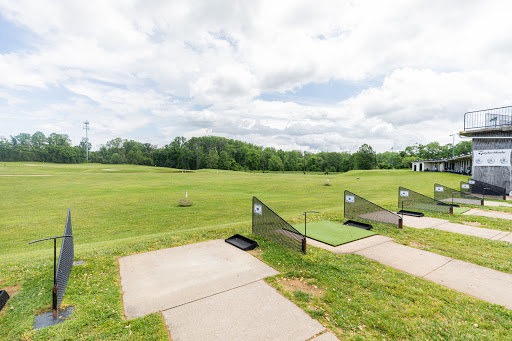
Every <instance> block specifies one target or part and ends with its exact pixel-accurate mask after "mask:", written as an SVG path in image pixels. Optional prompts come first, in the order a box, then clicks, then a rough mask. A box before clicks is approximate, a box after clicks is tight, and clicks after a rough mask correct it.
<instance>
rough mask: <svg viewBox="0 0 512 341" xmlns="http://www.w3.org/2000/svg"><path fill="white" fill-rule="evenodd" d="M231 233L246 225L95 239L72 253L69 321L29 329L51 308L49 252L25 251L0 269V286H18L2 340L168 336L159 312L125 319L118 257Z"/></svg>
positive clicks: (6, 311) (246, 229) (0, 320)
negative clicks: (31, 256) (21, 258)
mask: <svg viewBox="0 0 512 341" xmlns="http://www.w3.org/2000/svg"><path fill="white" fill-rule="evenodd" d="M235 233H243V234H245V235H249V234H250V226H249V225H240V224H238V225H237V226H236V227H234V226H232V225H231V224H229V225H227V226H225V227H224V228H220V229H219V227H218V226H210V227H207V228H203V229H201V230H198V229H195V230H193V231H177V232H172V233H162V234H158V235H153V236H147V237H145V238H143V239H142V240H141V239H140V238H129V241H125V242H124V243H122V242H120V241H117V242H116V243H112V241H107V243H106V244H108V245H106V246H102V245H101V243H96V246H97V247H96V248H95V249H92V250H91V249H89V250H86V251H84V250H79V251H78V252H75V260H77V259H80V260H83V261H84V262H85V264H84V265H81V266H74V267H73V268H72V270H71V274H70V277H69V281H68V286H67V288H66V293H65V295H64V299H63V301H62V305H61V308H62V309H63V308H65V307H67V306H74V307H75V308H74V311H73V314H72V315H71V317H70V320H68V321H66V322H65V323H61V324H58V325H56V326H53V327H50V328H44V329H40V330H37V331H36V330H33V323H34V317H35V315H36V314H39V313H43V312H48V311H50V306H51V288H52V283H53V277H52V271H53V262H52V257H53V255H48V256H47V257H41V252H40V251H37V252H35V253H34V256H35V257H34V259H33V261H31V262H29V261H28V258H29V256H28V255H26V256H25V260H24V261H22V262H17V263H12V264H8V266H7V267H6V271H2V274H1V276H2V277H0V286H2V287H4V286H14V285H20V286H21V288H20V290H19V292H18V293H17V294H16V295H14V296H13V297H11V298H10V299H9V300H8V301H7V304H6V306H5V307H4V308H3V309H2V311H0V340H26V339H30V340H49V339H51V340H67V339H90V340H97V339H100V340H132V339H144V340H167V339H168V338H169V335H168V331H167V327H166V325H165V322H164V320H163V317H162V315H161V314H160V313H154V314H149V315H146V316H144V317H141V318H137V319H133V320H126V319H125V318H124V307H123V298H122V295H123V294H122V289H121V282H120V275H119V264H118V261H117V259H118V257H122V256H126V255H131V254H135V253H140V252H148V251H154V250H159V249H163V248H168V247H176V246H181V245H186V244H192V243H197V242H202V241H207V240H212V239H219V238H223V239H225V238H227V237H229V236H231V235H233V234H235Z"/></svg>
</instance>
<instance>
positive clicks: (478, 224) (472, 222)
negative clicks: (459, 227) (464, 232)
mask: <svg viewBox="0 0 512 341" xmlns="http://www.w3.org/2000/svg"><path fill="white" fill-rule="evenodd" d="M462 223H463V224H465V225H471V226H482V224H481V223H479V222H478V221H463V222H462Z"/></svg>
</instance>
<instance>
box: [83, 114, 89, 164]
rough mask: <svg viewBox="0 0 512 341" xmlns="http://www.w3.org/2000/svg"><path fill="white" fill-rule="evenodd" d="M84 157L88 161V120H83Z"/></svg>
mask: <svg viewBox="0 0 512 341" xmlns="http://www.w3.org/2000/svg"><path fill="white" fill-rule="evenodd" d="M84 124H85V127H84V129H85V159H86V160H87V162H89V137H88V136H87V131H88V130H89V121H85V122H84Z"/></svg>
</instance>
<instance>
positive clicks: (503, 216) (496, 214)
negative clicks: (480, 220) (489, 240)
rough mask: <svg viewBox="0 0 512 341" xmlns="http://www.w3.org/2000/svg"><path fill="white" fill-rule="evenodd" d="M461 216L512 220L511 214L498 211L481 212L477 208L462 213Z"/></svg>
mask: <svg viewBox="0 0 512 341" xmlns="http://www.w3.org/2000/svg"><path fill="white" fill-rule="evenodd" d="M462 214H463V215H478V216H482V217H489V218H498V219H507V220H512V214H510V213H507V212H498V211H482V210H479V209H477V208H472V209H470V210H469V211H467V212H465V213H462Z"/></svg>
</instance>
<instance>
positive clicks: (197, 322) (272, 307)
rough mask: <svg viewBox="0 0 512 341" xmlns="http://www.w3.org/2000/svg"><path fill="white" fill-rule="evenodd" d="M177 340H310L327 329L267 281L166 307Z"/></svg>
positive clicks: (167, 321)
mask: <svg viewBox="0 0 512 341" xmlns="http://www.w3.org/2000/svg"><path fill="white" fill-rule="evenodd" d="M162 314H163V316H164V319H165V322H166V324H167V326H168V328H169V330H170V332H171V338H172V339H173V340H175V341H185V340H191V341H195V340H222V341H224V340H293V341H295V340H308V339H310V338H311V337H313V336H314V335H315V334H318V333H320V332H322V331H324V330H325V327H323V326H322V325H321V324H320V323H319V322H318V321H316V320H313V319H312V318H311V317H309V315H308V314H306V313H305V312H304V311H303V310H302V309H300V308H299V307H297V306H296V305H295V304H293V303H292V302H290V301H289V300H288V299H286V298H285V297H283V296H282V295H280V294H279V293H278V292H277V291H276V290H275V289H274V288H272V287H270V286H269V285H267V284H266V283H264V282H263V281H258V282H255V283H251V284H248V285H245V286H243V287H239V288H236V289H233V290H230V291H227V292H223V293H220V294H218V295H214V296H210V297H207V298H204V299H201V300H198V301H195V302H192V303H189V304H186V305H182V306H179V307H176V308H173V309H169V310H166V311H164V312H163V313H162Z"/></svg>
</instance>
